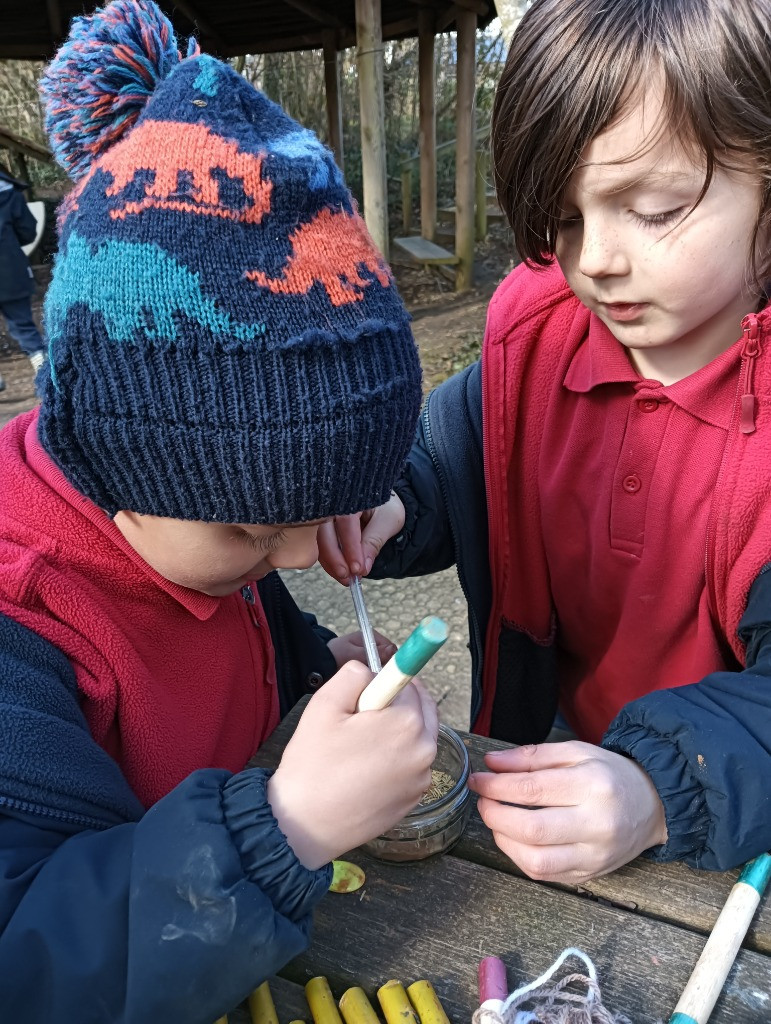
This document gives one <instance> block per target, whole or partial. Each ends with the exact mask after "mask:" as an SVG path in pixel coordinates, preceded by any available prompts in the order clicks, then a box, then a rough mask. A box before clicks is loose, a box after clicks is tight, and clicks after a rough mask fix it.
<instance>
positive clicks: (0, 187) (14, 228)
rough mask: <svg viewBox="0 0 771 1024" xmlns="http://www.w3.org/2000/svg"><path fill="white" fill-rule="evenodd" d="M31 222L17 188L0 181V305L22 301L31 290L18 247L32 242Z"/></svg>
mask: <svg viewBox="0 0 771 1024" xmlns="http://www.w3.org/2000/svg"><path fill="white" fill-rule="evenodd" d="M35 231H36V225H35V218H34V217H33V216H32V214H31V213H30V210H29V207H28V206H27V204H26V202H25V201H24V195H23V193H22V192H21V190H20V189H19V188H17V187H16V186H15V185H13V184H11V182H9V181H7V180H6V179H5V178H4V177H0V302H9V301H10V300H12V299H22V298H25V297H26V296H28V295H31V294H32V293H33V292H34V290H35V279H34V278H33V276H32V270H31V269H30V265H29V261H28V260H27V257H26V256H25V255H24V253H23V252H22V248H21V247H22V245H29V243H30V242H33V241H34V240H35Z"/></svg>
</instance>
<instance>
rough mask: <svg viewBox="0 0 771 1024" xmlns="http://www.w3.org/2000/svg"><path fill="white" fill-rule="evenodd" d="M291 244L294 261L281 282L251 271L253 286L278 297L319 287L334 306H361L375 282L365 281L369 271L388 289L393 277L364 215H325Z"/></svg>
mask: <svg viewBox="0 0 771 1024" xmlns="http://www.w3.org/2000/svg"><path fill="white" fill-rule="evenodd" d="M289 240H290V242H291V245H292V255H291V256H290V257H289V260H288V261H287V264H286V266H285V268H284V273H283V275H282V276H281V277H272V278H271V277H268V276H267V275H266V274H265V273H264V272H263V271H262V270H249V271H247V273H246V277H247V280H249V281H254V282H255V283H256V284H259V285H261V286H262V287H263V288H269V289H270V290H271V291H272V292H273V293H274V294H283V295H304V294H306V293H307V292H309V291H310V289H311V288H312V287H313V285H314V284H315V282H316V281H319V282H320V283H321V284H322V285H323V286H324V288H325V289H326V291H327V295H328V296H329V299H330V301H331V303H332V305H333V306H344V305H346V304H347V303H349V302H358V301H359V300H360V299H361V298H362V297H363V295H364V289H365V288H366V287H367V285H369V284H371V278H365V277H362V276H361V268H362V267H364V268H365V269H366V270H368V271H369V272H370V273H371V274H373V275H374V276H375V277H376V278H377V280H378V281H379V282H380V284H381V285H382V286H383V287H384V288H387V287H389V286H390V284H391V275H390V273H389V271H388V268H387V267H386V264H385V261H384V260H383V257H382V256H381V255H380V253H379V252H378V251H377V249H376V248H375V244H374V242H373V241H372V239H371V238H370V237H369V234H368V232H367V229H366V227H365V226H364V221H363V220H362V219H361V217H359V216H358V214H355V213H354V214H349V213H342V212H340V211H335V210H329V209H325V210H322V211H321V212H320V213H318V214H317V215H316V216H315V217H314V218H313V220H311V221H309V222H308V223H307V224H303V225H302V226H301V227H299V228H298V229H297V230H296V231H294V232H293V233H292V234H291V235H290V237H289Z"/></svg>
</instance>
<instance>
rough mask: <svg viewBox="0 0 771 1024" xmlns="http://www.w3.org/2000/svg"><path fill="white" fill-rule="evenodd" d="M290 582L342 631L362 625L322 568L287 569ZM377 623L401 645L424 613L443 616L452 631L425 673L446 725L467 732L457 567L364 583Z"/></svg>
mask: <svg viewBox="0 0 771 1024" xmlns="http://www.w3.org/2000/svg"><path fill="white" fill-rule="evenodd" d="M281 575H282V577H283V579H284V582H285V583H286V585H287V586H288V587H289V589H290V590H291V592H292V595H293V597H294V599H295V601H297V603H298V604H299V606H300V607H301V608H302V609H303V610H304V611H309V612H313V614H314V615H315V616H316V618H317V619H318V620H319V622H321V623H322V625H324V626H327V627H328V628H329V629H333V630H334V631H335V632H336V633H338V634H341V633H351V632H353V631H355V630H356V629H357V628H358V627H357V625H356V615H355V613H354V610H353V602H352V601H351V598H350V595H349V593H348V588H347V587H342V586H341V585H340V584H339V583H337V582H336V581H335V580H333V579H332V578H331V577H329V576H327V574H326V573H325V572H324V570H323V569H322V568H321V567H320V566H314V568H312V569H304V570H285V571H283V572H282V573H281ZM362 589H363V591H364V599H365V600H366V602H367V610H368V611H369V615H370V619H371V620H372V625H373V627H374V628H375V629H377V630H378V631H379V632H380V633H383V634H384V635H385V636H387V637H388V638H389V640H392V641H393V642H394V643H396V644H401V643H402V642H403V641H404V640H405V639H406V638H407V636H408V635H409V633H411V632H412V630H413V629H414V628H415V626H416V625H417V624H418V622H419V621H420V620H421V619H422V618H423V616H424V615H439V616H440V617H441V618H443V619H444V620H445V622H446V623H447V624H448V626H449V627H450V638H449V640H448V641H447V643H446V644H445V645H444V647H442V649H441V650H440V651H439V652H438V653H437V654H435V655H434V657H433V658H432V659H431V661H430V662H429V663H428V665H426V667H425V668H424V669H423V671H422V672H421V674H420V678H421V679H422V680H423V682H424V683H425V684H426V685H427V686H428V688H429V690H430V691H431V693H432V694H433V695H434V698H435V699H436V701H437V703H438V704H439V715H440V718H441V720H442V721H443V722H444V723H445V725H449V726H452V727H453V728H456V729H467V728H468V725H469V702H470V693H471V656H470V654H469V651H468V647H467V646H466V645H467V643H468V625H467V619H466V601H465V599H464V597H463V592H462V591H461V589H460V584H459V583H458V577H457V574H456V572H455V569H446V570H445V571H444V572H438V573H434V575H433V576H419V577H414V578H413V579H408V580H367V579H365V580H364V581H363V584H362Z"/></svg>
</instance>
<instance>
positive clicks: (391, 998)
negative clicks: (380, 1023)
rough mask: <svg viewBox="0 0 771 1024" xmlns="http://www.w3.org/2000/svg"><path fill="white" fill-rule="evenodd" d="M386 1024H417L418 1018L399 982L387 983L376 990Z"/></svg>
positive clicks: (392, 980)
mask: <svg viewBox="0 0 771 1024" xmlns="http://www.w3.org/2000/svg"><path fill="white" fill-rule="evenodd" d="M377 997H378V1000H379V1002H380V1009H381V1010H382V1011H383V1016H384V1017H385V1019H386V1024H418V1018H417V1017H416V1016H415V1011H414V1010H413V1009H412V1003H411V1002H410V1001H409V999H408V998H407V993H406V992H405V991H404V985H402V983H401V982H400V981H395V980H394V979H391V981H387V982H386V983H385V985H381V986H380V988H379V989H378V990H377Z"/></svg>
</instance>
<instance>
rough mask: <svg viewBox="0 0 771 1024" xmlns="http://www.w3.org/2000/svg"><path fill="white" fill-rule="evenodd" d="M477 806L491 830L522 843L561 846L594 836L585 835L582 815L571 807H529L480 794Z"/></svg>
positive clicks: (587, 839)
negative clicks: (506, 802) (512, 805)
mask: <svg viewBox="0 0 771 1024" xmlns="http://www.w3.org/2000/svg"><path fill="white" fill-rule="evenodd" d="M477 808H478V810H479V814H480V817H481V818H482V821H483V822H484V823H485V825H487V827H488V828H489V829H490V831H491V832H496V833H500V834H501V835H507V836H509V837H510V838H512V839H514V840H515V841H516V842H518V843H522V845H523V846H562V845H564V844H570V843H583V842H588V841H590V840H591V839H592V838H593V837H592V836H591V835H588V834H587V826H586V819H585V817H584V816H582V814H581V812H580V811H578V810H577V809H576V808H574V807H567V808H566V807H543V808H538V809H537V810H530V809H528V808H526V807H511V806H509V805H508V804H500V803H498V801H497V800H487V799H486V798H484V797H480V799H479V801H478V803H477Z"/></svg>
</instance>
